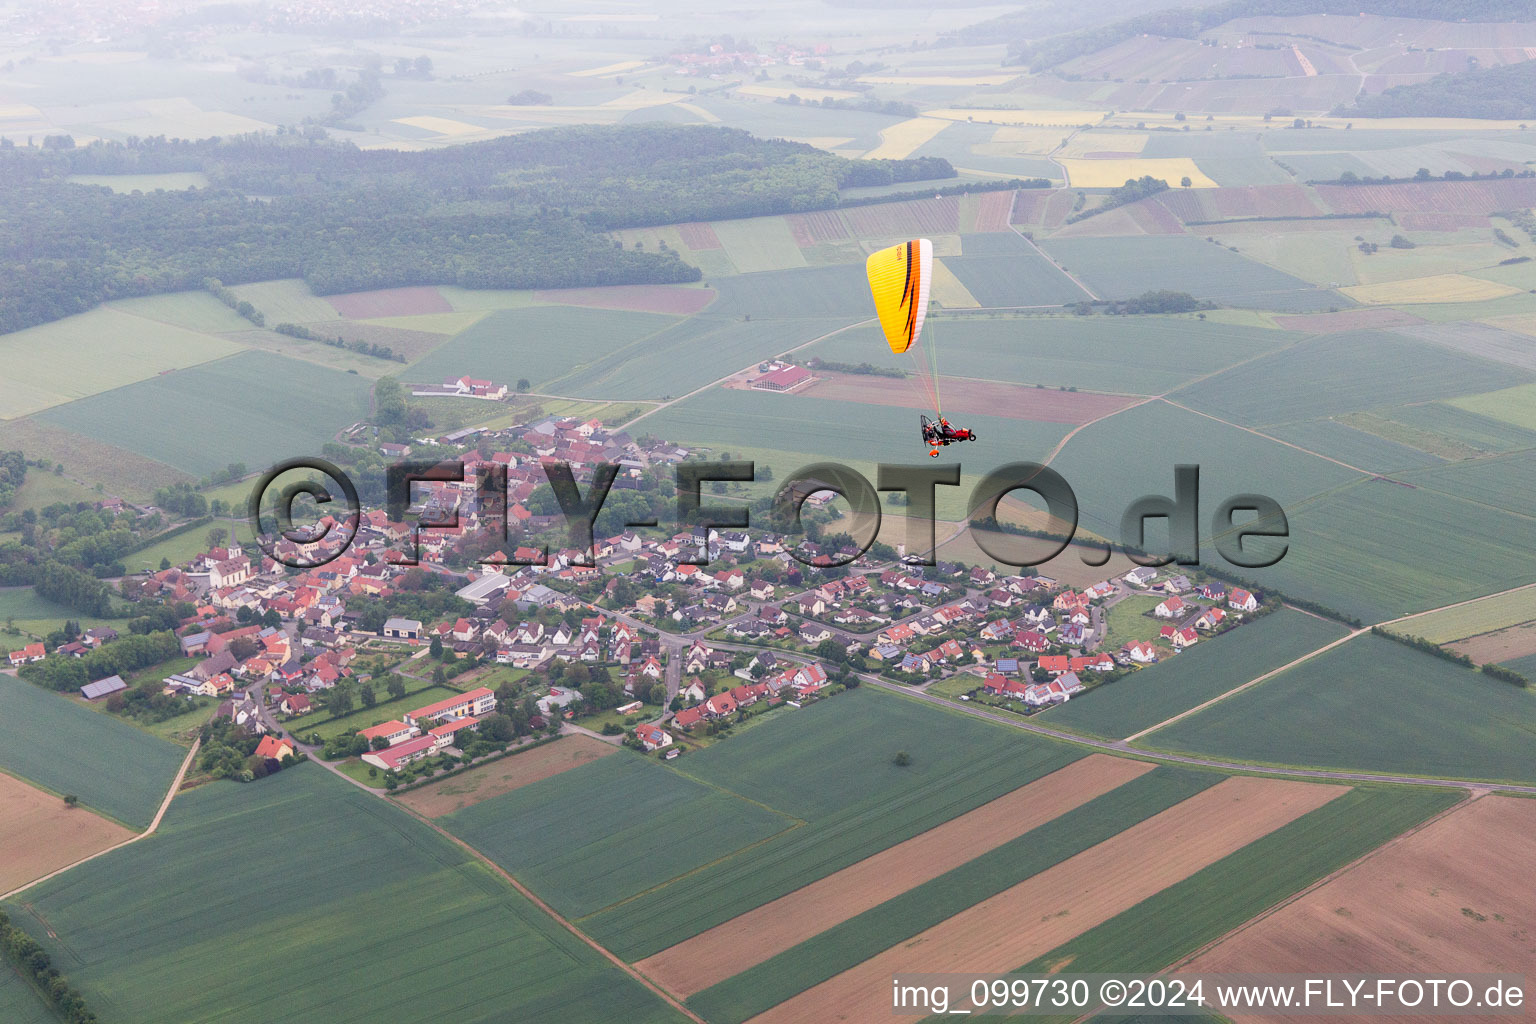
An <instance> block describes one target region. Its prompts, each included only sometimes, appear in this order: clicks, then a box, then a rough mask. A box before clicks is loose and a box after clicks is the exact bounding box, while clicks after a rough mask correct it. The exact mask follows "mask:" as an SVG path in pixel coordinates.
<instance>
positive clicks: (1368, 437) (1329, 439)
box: [1264, 420, 1443, 473]
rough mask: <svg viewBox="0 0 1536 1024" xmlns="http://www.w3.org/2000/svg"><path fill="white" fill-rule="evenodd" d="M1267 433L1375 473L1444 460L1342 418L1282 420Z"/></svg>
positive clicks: (1390, 471)
mask: <svg viewBox="0 0 1536 1024" xmlns="http://www.w3.org/2000/svg"><path fill="white" fill-rule="evenodd" d="M1264 432H1265V433H1266V434H1269V435H1270V436H1271V437H1276V438H1279V439H1280V440H1282V441H1288V442H1290V443H1291V444H1295V445H1300V446H1301V447H1303V448H1305V449H1307V450H1308V451H1314V452H1317V453H1318V454H1319V455H1326V456H1328V457H1329V458H1331V459H1338V460H1339V461H1340V462H1347V463H1349V464H1350V465H1351V466H1358V467H1359V468H1361V469H1363V470H1366V471H1368V472H1371V473H1395V472H1397V471H1399V470H1404V469H1416V468H1418V467H1420V466H1435V465H1439V464H1440V463H1441V462H1442V461H1443V460H1442V459H1440V458H1439V457H1438V456H1435V455H1432V454H1430V453H1429V452H1424V451H1420V450H1419V449H1417V448H1412V447H1409V446H1408V445H1406V444H1399V443H1398V442H1396V441H1389V440H1387V439H1386V438H1384V437H1377V436H1376V435H1375V434H1369V433H1366V432H1365V431H1364V430H1359V429H1357V428H1355V427H1352V426H1349V425H1348V424H1346V423H1341V422H1339V421H1338V420H1306V421H1303V422H1301V423H1282V424H1280V425H1279V426H1273V427H1266V428H1265V430H1264Z"/></svg>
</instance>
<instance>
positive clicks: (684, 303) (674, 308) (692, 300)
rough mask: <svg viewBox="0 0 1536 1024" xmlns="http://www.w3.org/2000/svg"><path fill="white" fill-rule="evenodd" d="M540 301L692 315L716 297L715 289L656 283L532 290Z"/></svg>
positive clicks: (639, 311) (596, 307)
mask: <svg viewBox="0 0 1536 1024" xmlns="http://www.w3.org/2000/svg"><path fill="white" fill-rule="evenodd" d="M533 297H534V298H535V299H538V300H539V301H540V302H554V303H559V304H561V305H565V306H591V307H593V308H595V309H626V310H631V311H633V312H637V313H676V314H680V315H685V316H688V315H692V314H694V313H697V312H699V310H701V309H703V308H704V307H705V306H707V305H709V304H710V303H711V302H713V301H714V300H715V291H714V289H712V288H676V287H673V286H671V285H656V284H616V285H609V286H607V287H601V288H548V289H544V290H542V291H536V292H534V293H533Z"/></svg>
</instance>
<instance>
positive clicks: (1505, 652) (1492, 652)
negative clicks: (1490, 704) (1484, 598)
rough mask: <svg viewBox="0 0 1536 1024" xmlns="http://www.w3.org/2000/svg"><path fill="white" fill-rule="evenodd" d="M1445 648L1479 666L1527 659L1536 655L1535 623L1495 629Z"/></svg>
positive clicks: (1523, 623) (1447, 645)
mask: <svg viewBox="0 0 1536 1024" xmlns="http://www.w3.org/2000/svg"><path fill="white" fill-rule="evenodd" d="M1445 647H1446V648H1447V649H1448V650H1452V651H1455V652H1456V653H1457V654H1465V655H1466V656H1467V657H1469V658H1471V659H1472V660H1473V661H1475V662H1477V664H1479V665H1483V664H1486V663H1487V662H1490V661H1496V662H1500V663H1504V662H1508V661H1512V660H1514V659H1516V658H1525V657H1529V656H1530V655H1532V654H1536V622H1522V623H1521V624H1520V625H1518V626H1510V627H1508V628H1506V629H1496V630H1494V631H1493V632H1491V633H1483V634H1481V635H1479V636H1472V637H1467V639H1465V640H1457V641H1456V642H1455V643H1450V644H1446V645H1445Z"/></svg>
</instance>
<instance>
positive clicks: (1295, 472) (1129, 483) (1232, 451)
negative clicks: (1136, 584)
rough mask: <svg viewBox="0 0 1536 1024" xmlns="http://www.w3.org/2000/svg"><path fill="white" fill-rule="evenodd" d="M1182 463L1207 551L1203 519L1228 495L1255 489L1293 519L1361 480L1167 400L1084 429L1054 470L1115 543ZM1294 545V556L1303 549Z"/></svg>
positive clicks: (1086, 520) (1087, 522)
mask: <svg viewBox="0 0 1536 1024" xmlns="http://www.w3.org/2000/svg"><path fill="white" fill-rule="evenodd" d="M1180 463H1193V464H1195V465H1198V466H1199V467H1200V501H1201V504H1200V519H1201V522H1200V523H1199V527H1200V531H1201V537H1202V540H1203V541H1204V542H1205V543H1206V545H1207V550H1208V551H1209V550H1210V547H1209V546H1210V533H1209V529H1210V525H1209V519H1208V518H1207V517H1208V516H1209V515H1210V514H1211V513H1214V512H1215V510H1216V506H1217V505H1218V504H1220V503H1221V502H1222V501H1223V500H1225V499H1226V498H1227V497H1229V496H1231V495H1235V494H1245V493H1252V492H1255V491H1257V492H1259V493H1261V494H1266V495H1268V496H1269V497H1271V498H1273V499H1274V500H1276V501H1278V502H1279V503H1280V504H1281V505H1282V506H1285V508H1286V510H1287V513H1288V514H1290V512H1291V509H1292V507H1293V506H1295V505H1296V504H1297V503H1298V502H1301V501H1302V500H1303V499H1305V498H1307V497H1308V496H1310V495H1314V494H1318V493H1320V492H1325V491H1329V490H1331V489H1333V488H1336V487H1339V486H1341V485H1343V484H1347V483H1349V482H1351V481H1354V480H1360V479H1362V477H1361V476H1360V475H1359V474H1358V473H1355V472H1353V471H1351V470H1348V469H1345V468H1344V467H1342V466H1339V465H1336V464H1335V463H1332V462H1328V461H1326V460H1324V459H1320V458H1317V457H1316V456H1312V455H1308V454H1306V453H1305V452H1300V451H1297V450H1296V449H1294V448H1289V447H1286V446H1285V445H1281V444H1277V443H1275V442H1274V441H1270V440H1267V439H1266V438H1263V437H1259V436H1257V435H1255V434H1252V433H1249V432H1248V431H1245V430H1241V429H1239V428H1237V427H1230V426H1227V425H1226V424H1223V423H1217V422H1215V421H1213V420H1210V419H1207V418H1206V417H1203V416H1199V415H1197V414H1195V413H1192V412H1189V411H1187V410H1184V409H1179V408H1175V407H1173V406H1171V405H1168V404H1167V403H1164V402H1151V403H1148V404H1146V405H1141V406H1137V407H1136V408H1134V409H1127V410H1125V411H1124V412H1120V413H1117V414H1115V415H1114V416H1112V417H1110V418H1108V419H1105V420H1101V421H1099V422H1098V423H1094V424H1091V425H1089V426H1087V427H1084V428H1083V429H1082V430H1081V431H1080V432H1078V433H1077V434H1076V435H1075V436H1074V437H1073V438H1072V440H1071V441H1069V442H1067V445H1066V447H1065V448H1063V449H1062V451H1061V454H1060V455H1058V456H1057V457H1056V459H1055V461H1053V462H1052V463H1051V468H1052V469H1054V470H1056V471H1057V472H1058V473H1060V474H1061V475H1062V476H1063V477H1065V478H1066V480H1067V482H1068V483H1069V484H1070V485H1071V486H1072V489H1073V490H1074V491H1075V492H1076V494H1077V500H1078V503H1079V504H1080V505H1081V506H1082V524H1083V526H1084V527H1086V528H1087V529H1090V530H1094V531H1096V532H1099V533H1101V534H1103V533H1104V531H1106V530H1107V531H1109V532H1108V533H1107V534H1105V535H1106V536H1109V537H1113V538H1116V539H1119V537H1120V518H1121V516H1122V515H1123V513H1124V512H1125V510H1126V508H1127V507H1128V506H1129V505H1130V504H1131V502H1132V501H1134V500H1136V498H1138V497H1140V496H1141V495H1144V494H1164V495H1171V494H1172V493H1173V482H1174V481H1173V474H1174V466H1175V465H1177V464H1180ZM1207 510H1209V511H1207ZM1153 525H1154V526H1156V524H1155V523H1154V524H1153ZM1148 533H1149V536H1150V534H1151V533H1152V530H1151V529H1149V531H1148ZM1292 547H1293V548H1296V549H1298V550H1299V549H1300V548H1301V545H1300V544H1299V543H1297V544H1293V545H1292ZM1295 553H1296V552H1295V551H1293V552H1292V554H1291V555H1288V556H1287V559H1289V558H1291V557H1294V555H1295ZM1210 557H1216V556H1215V555H1214V553H1212V554H1211V555H1210ZM1285 564H1286V563H1285V562H1282V563H1281V565H1285Z"/></svg>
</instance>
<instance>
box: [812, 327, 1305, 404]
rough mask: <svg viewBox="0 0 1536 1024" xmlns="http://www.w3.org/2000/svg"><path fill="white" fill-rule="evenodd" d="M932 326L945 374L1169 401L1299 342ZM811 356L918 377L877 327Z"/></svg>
mask: <svg viewBox="0 0 1536 1024" xmlns="http://www.w3.org/2000/svg"><path fill="white" fill-rule="evenodd" d="M927 324H928V325H927V326H926V327H925V328H924V334H923V337H924V340H923V342H922V344H923V345H925V346H932V347H933V348H934V350H935V351H936V353H937V358H938V365H939V372H940V373H941V374H946V375H949V376H954V377H975V378H978V379H981V380H999V381H1012V382H1014V383H1018V384H1044V385H1046V386H1048V387H1075V388H1082V389H1084V390H1089V391H1118V392H1122V393H1124V394H1139V395H1150V394H1161V393H1162V392H1164V391H1168V390H1171V389H1173V388H1175V387H1178V386H1179V385H1180V384H1183V383H1185V382H1186V381H1188V380H1190V379H1192V378H1194V377H1196V376H1198V375H1200V374H1204V373H1211V372H1213V371H1215V370H1219V369H1221V368H1222V367H1226V366H1230V365H1232V364H1233V363H1235V362H1237V361H1239V360H1242V359H1247V358H1250V357H1252V356H1256V355H1261V354H1262V353H1264V352H1268V351H1270V350H1271V349H1273V348H1274V347H1276V346H1278V345H1282V344H1285V343H1286V342H1288V341H1290V340H1291V339H1290V338H1289V337H1287V336H1286V335H1283V334H1280V333H1278V332H1276V331H1273V330H1262V329H1259V328H1254V327H1241V326H1235V325H1231V324H1221V323H1216V322H1214V321H1211V320H1196V319H1194V318H1193V317H1171V316H1170V317H1163V316H1138V317H1109V316H1093V317H1077V316H1073V317H1063V316H1009V315H1005V314H996V315H992V316H980V317H978V316H976V315H974V314H955V315H950V316H944V315H941V316H935V317H932V318H930V319H929V320H928V322H927ZM807 354H808V355H815V356H820V357H821V358H822V359H828V360H834V361H837V362H847V363H862V362H870V363H874V364H875V365H876V366H890V367H895V368H897V369H902V370H906V371H908V372H911V371H912V369H913V364H912V359H911V358H910V357H909V356H897V355H893V354H892V353H891V350H890V348H889V347H888V346H887V345H886V344H885V341H884V339H883V338H882V337H881V335H880V329H879V328H878V327H876V326H873V325H871V326H868V327H860V328H856V329H854V330H851V331H845V332H843V333H842V334H839V335H838V336H836V337H834V338H829V339H827V340H826V341H824V342H821V343H819V344H817V345H816V346H814V347H813V348H812V349H810V350H809V352H808V353H807Z"/></svg>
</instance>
